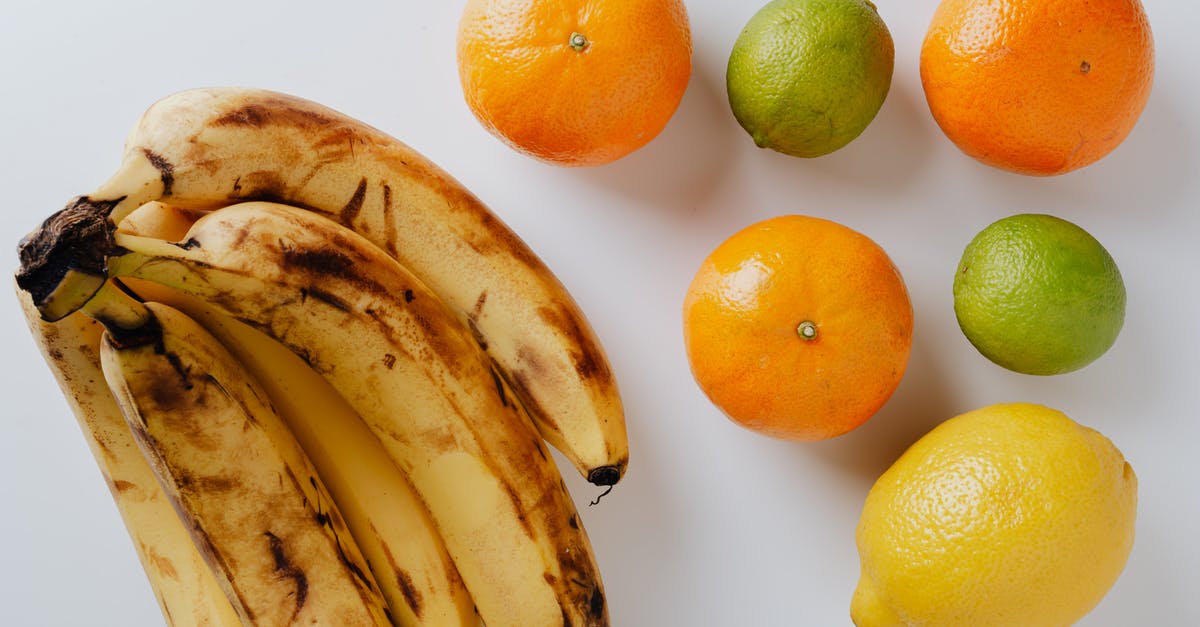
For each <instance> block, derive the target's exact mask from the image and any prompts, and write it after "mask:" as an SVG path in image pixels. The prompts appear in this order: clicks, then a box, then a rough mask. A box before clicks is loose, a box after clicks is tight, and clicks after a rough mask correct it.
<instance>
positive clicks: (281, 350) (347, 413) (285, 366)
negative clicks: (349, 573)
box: [120, 202, 479, 627]
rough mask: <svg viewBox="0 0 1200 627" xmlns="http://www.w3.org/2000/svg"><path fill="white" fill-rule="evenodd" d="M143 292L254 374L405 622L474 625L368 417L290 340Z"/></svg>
mask: <svg viewBox="0 0 1200 627" xmlns="http://www.w3.org/2000/svg"><path fill="white" fill-rule="evenodd" d="M196 217H197V216H194V215H189V214H187V213H186V212H182V211H180V210H179V209H178V208H176V207H171V206H168V205H165V204H163V203H158V202H152V203H147V204H146V205H145V206H143V207H141V208H139V209H138V210H137V211H135V212H133V213H132V214H130V215H129V217H128V218H126V219H125V220H123V221H122V222H121V225H120V229H121V231H122V232H126V233H130V234H133V235H144V236H149V237H156V238H159V239H171V240H174V239H179V238H183V236H184V235H185V234H186V232H187V230H188V228H190V226H191V224H192V222H193V221H194V220H195V218H196ZM130 287H131V288H132V289H133V290H134V291H135V292H136V293H137V294H138V295H139V296H141V297H142V298H144V299H146V300H152V301H154V302H159V303H163V304H165V305H168V306H171V307H173V308H175V309H178V310H180V311H182V312H183V313H185V314H187V315H188V316H189V317H190V318H192V319H193V320H195V321H196V322H198V323H200V325H201V326H203V327H204V328H205V329H206V330H207V331H209V332H210V333H212V334H213V335H214V336H215V337H216V338H217V339H218V340H220V342H221V343H222V344H223V345H224V346H225V347H226V348H228V349H229V351H230V352H231V353H233V355H234V357H236V358H237V360H238V361H239V362H241V364H242V365H243V366H244V367H245V368H246V369H247V370H248V371H249V372H250V374H251V376H253V377H254V378H255V379H256V380H257V381H258V382H259V383H260V384H261V385H262V388H263V391H264V392H266V394H267V396H268V397H269V398H270V400H271V403H272V405H274V406H275V408H276V410H277V411H278V412H279V414H280V416H281V417H282V418H283V419H284V421H285V422H286V423H287V424H288V427H289V428H290V429H291V431H292V433H293V435H294V436H295V437H296V440H297V441H298V442H299V443H300V446H301V448H303V449H304V451H305V453H307V454H308V456H309V458H310V459H311V461H312V463H313V465H314V466H315V467H316V469H317V473H318V474H319V475H320V477H321V479H322V481H324V483H325V486H326V487H327V488H328V489H329V493H330V495H331V496H332V497H333V502H334V503H336V504H337V506H338V508H339V510H340V511H341V512H342V516H343V517H344V518H345V519H346V524H347V526H348V527H349V528H350V532H351V534H352V535H353V536H354V538H355V540H356V541H357V542H358V546H359V548H360V549H361V550H362V552H363V555H364V556H365V557H366V559H367V563H368V565H369V566H370V567H371V572H372V573H373V574H374V575H375V579H376V581H377V582H378V584H379V587H380V589H381V590H382V591H383V595H384V598H386V599H387V602H388V607H389V608H390V610H391V614H392V618H393V620H394V621H395V622H396V623H397V624H398V625H402V626H404V627H410V626H421V625H428V626H431V627H453V626H456V625H457V626H460V627H475V626H476V625H478V623H479V618H478V616H477V615H476V613H475V606H474V603H473V602H472V600H471V597H470V594H469V593H468V592H467V589H466V587H465V586H464V585H463V582H462V578H461V577H460V576H459V574H458V570H457V569H456V568H455V567H454V563H453V562H452V561H451V559H450V556H449V555H448V554H447V553H446V548H445V545H444V544H443V543H442V539H441V536H439V535H438V532H437V529H436V528H435V527H434V524H433V521H432V519H431V518H430V517H429V513H428V511H427V510H426V508H425V504H424V503H423V502H422V501H421V499H420V497H419V496H418V495H417V494H416V492H415V491H414V490H413V488H412V486H411V485H410V483H409V481H408V479H407V477H405V476H404V474H403V473H402V472H400V470H399V469H398V468H396V466H395V464H393V463H392V460H391V459H390V458H389V457H388V456H387V454H386V452H385V451H384V450H383V447H382V445H381V444H380V443H379V441H378V439H377V438H376V437H375V435H374V434H373V433H371V431H370V429H368V428H367V426H366V423H364V422H363V421H362V419H361V418H360V417H359V415H358V414H357V413H356V412H355V411H354V410H353V409H352V408H351V407H350V406H349V405H348V404H347V403H346V401H345V399H343V398H342V397H341V396H340V395H338V393H337V392H336V391H335V390H333V389H332V388H331V387H330V386H329V384H328V383H327V382H326V381H325V380H324V379H323V378H322V377H321V376H320V375H318V374H317V373H315V372H313V370H312V369H311V368H309V367H308V366H307V365H306V364H305V363H304V362H303V361H302V360H301V359H300V358H298V357H297V356H296V355H295V354H293V353H292V352H291V351H290V350H288V349H287V348H286V347H284V346H282V345H280V344H279V343H278V342H275V341H273V340H271V339H270V338H269V337H267V336H266V335H264V334H262V333H260V332H258V331H255V330H254V329H252V328H250V327H248V326H246V325H244V324H242V323H240V322H238V321H236V320H234V319H232V318H230V317H229V316H226V315H224V314H222V313H221V312H219V311H217V310H216V309H214V308H213V307H212V306H210V305H209V304H208V303H206V302H204V301H203V300H200V299H197V298H194V297H190V296H188V295H187V294H184V293H182V292H180V291H178V290H173V289H170V288H167V287H164V286H162V285H159V284H156V283H149V282H144V281H136V280H131V281H130Z"/></svg>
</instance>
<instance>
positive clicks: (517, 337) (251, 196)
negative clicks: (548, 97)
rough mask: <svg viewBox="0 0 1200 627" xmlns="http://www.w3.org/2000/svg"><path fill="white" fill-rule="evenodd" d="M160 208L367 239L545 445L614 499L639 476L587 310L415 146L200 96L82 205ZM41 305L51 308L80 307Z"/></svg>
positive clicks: (224, 97)
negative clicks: (279, 219)
mask: <svg viewBox="0 0 1200 627" xmlns="http://www.w3.org/2000/svg"><path fill="white" fill-rule="evenodd" d="M152 200H163V201H167V202H170V203H172V204H175V205H179V206H184V207H195V208H201V209H209V208H215V207H219V206H223V205H227V204H230V203H232V202H236V201H239V200H270V201H278V202H281V203H286V204H291V205H296V206H300V207H304V208H306V209H309V210H311V211H314V212H317V213H319V214H321V215H324V216H326V217H328V218H331V219H333V220H335V221H338V222H340V223H342V224H343V225H345V226H347V227H349V228H351V229H353V230H355V231H357V232H358V233H360V234H361V235H363V236H364V237H366V238H367V239H369V240H371V241H372V242H373V243H375V244H376V245H377V246H379V247H381V248H383V249H384V250H386V251H388V252H389V253H390V254H391V255H392V256H393V257H395V258H396V259H397V260H399V261H400V262H401V263H403V264H404V265H405V266H407V267H409V268H410V269H411V270H412V271H413V272H414V273H415V274H416V275H417V276H419V277H420V278H421V279H422V280H423V281H424V282H425V283H426V284H428V285H429V286H430V288H432V289H433V291H434V292H436V293H437V294H438V295H439V296H440V297H441V298H442V299H443V300H445V302H446V303H447V304H448V305H449V306H450V307H451V309H452V310H454V311H455V313H456V314H457V315H458V316H459V317H460V319H461V320H463V321H464V322H465V323H466V324H468V325H469V326H470V328H471V329H472V330H473V331H474V333H475V336H476V340H477V341H478V342H479V344H480V345H481V346H483V347H485V349H486V351H487V353H488V355H489V356H490V357H491V358H492V359H494V360H495V362H496V363H497V364H498V365H499V367H500V372H501V373H502V374H503V376H504V377H505V379H506V380H507V382H508V383H509V385H510V387H512V389H513V390H514V392H515V393H516V395H517V396H518V397H519V398H520V400H521V402H522V403H523V404H524V405H525V407H526V408H527V409H528V411H529V413H530V414H531V416H532V417H533V419H534V422H535V424H536V425H537V427H538V430H539V431H540V432H541V434H542V436H543V437H544V438H545V439H546V441H547V442H549V443H550V444H551V445H553V446H554V447H555V448H557V449H558V450H559V451H561V452H562V453H563V454H564V456H565V457H566V458H567V459H568V460H569V461H570V462H571V463H572V464H574V465H575V466H576V467H577V468H578V469H579V471H580V472H581V473H582V474H583V475H584V477H586V478H587V479H588V480H589V481H590V482H592V483H594V484H596V485H606V486H607V485H613V484H615V483H616V482H617V481H618V480H619V479H620V478H621V476H622V474H623V473H624V471H625V467H626V464H627V462H628V457H629V446H628V441H627V436H626V431H625V418H624V411H623V409H622V405H621V401H620V397H619V394H618V390H617V384H616V381H615V379H614V377H613V373H612V371H611V368H610V366H609V362H608V360H607V357H606V356H605V354H604V352H603V350H602V347H601V345H600V343H599V341H598V340H597V338H596V336H595V333H594V331H593V329H592V328H591V326H590V325H589V323H588V322H587V320H586V318H585V317H584V315H583V313H582V312H581V311H580V309H579V307H578V305H577V304H576V302H575V301H574V300H573V299H572V298H571V296H570V295H569V294H568V293H567V291H566V289H565V288H564V287H563V285H562V284H561V282H560V281H559V280H558V279H557V278H556V277H555V276H554V275H553V274H552V273H551V272H550V270H549V269H548V268H547V267H546V266H545V265H544V264H543V263H542V262H541V260H539V259H538V257H537V256H536V255H535V254H534V253H533V252H532V251H531V250H530V249H529V247H528V246H527V245H526V244H525V243H524V242H523V241H522V240H521V239H520V238H519V237H518V236H517V235H516V234H515V233H513V232H512V231H511V230H510V229H509V228H508V227H507V226H506V225H504V224H503V223H502V222H501V220H500V219H499V218H497V217H496V216H495V215H494V214H493V213H492V212H490V211H489V210H488V208H487V207H485V206H484V205H483V203H481V202H480V201H479V199H477V198H476V197H475V196H474V195H472V194H471V193H470V192H469V191H468V190H466V189H465V188H464V187H463V186H462V185H461V184H459V183H458V182H457V181H456V180H454V179H453V178H452V177H451V176H450V175H448V174H447V173H446V172H444V171H442V170H441V169H440V168H438V167H437V166H436V165H435V164H433V163H431V162H430V161H429V160H428V159H426V158H425V157H423V156H422V155H421V154H419V153H418V152H416V151H415V150H413V149H412V148H410V147H408V146H406V145H405V144H403V143H402V142H400V141H398V140H396V139H394V138H392V137H389V136H388V135H386V134H384V133H382V132H380V131H378V130H376V129H374V128H371V127H370V126H368V125H366V124H363V123H362V122H359V121H357V120H354V119H352V118H350V117H347V116H345V115H343V114H341V113H338V112H336V111H333V110H331V109H328V108H326V107H323V106H320V105H318V104H315V103H313V102H309V101H307V100H303V99H300V98H296V97H293V96H289V95H285V94H280V93H275V92H269V91H263V90H255V89H241V88H209V89H197V90H191V91H185V92H181V93H178V94H174V95H172V96H170V97H168V98H165V99H163V100H161V101H159V102H157V103H155V104H154V105H153V106H151V107H150V108H149V109H148V110H147V111H146V112H145V114H144V115H143V116H142V118H141V120H140V121H139V122H138V123H137V125H136V126H135V127H134V129H133V130H132V132H131V133H130V135H129V136H128V138H127V141H126V145H125V152H124V157H123V160H122V163H121V166H120V168H119V170H118V171H117V172H116V173H115V174H114V175H113V176H112V177H111V178H110V179H109V180H108V181H107V182H106V183H104V184H103V185H101V186H100V187H99V188H98V189H96V190H95V191H94V192H92V193H91V194H88V195H87V196H85V197H81V198H79V199H76V201H75V203H76V204H83V205H86V206H88V207H90V208H91V209H92V210H93V211H94V212H95V213H96V214H97V215H98V216H101V217H102V218H108V219H111V220H112V221H113V222H120V220H121V219H122V218H124V216H126V215H128V214H129V213H130V212H132V211H133V210H134V209H136V208H137V207H139V206H141V205H142V204H144V203H146V202H149V201H152ZM85 266H87V264H86V263H85V264H82V265H80V267H76V268H75V270H83V271H85V273H86V271H87V268H86V267H85ZM96 270H97V272H96V273H95V274H94V276H93V278H94V279H96V280H97V281H98V278H99V277H100V276H101V273H99V272H98V270H99V269H96ZM50 283H54V284H57V281H50ZM96 285H98V283H97V282H95V281H93V284H92V288H94V287H95V286H96ZM84 291H86V289H85V290H84ZM37 295H38V300H39V304H41V301H44V300H53V299H54V298H58V299H63V300H66V301H69V300H71V298H72V297H74V296H75V295H62V294H53V293H50V292H48V291H47V292H38V294H37ZM70 308H71V306H70V305H67V306H64V307H63V309H67V310H69V309H70ZM51 309H52V308H48V307H42V310H43V312H46V311H50V310H51Z"/></svg>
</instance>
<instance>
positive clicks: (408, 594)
mask: <svg viewBox="0 0 1200 627" xmlns="http://www.w3.org/2000/svg"><path fill="white" fill-rule="evenodd" d="M396 582H397V583H399V584H400V592H401V594H403V595H404V602H405V603H407V604H408V607H409V609H411V610H412V611H413V614H415V615H416V616H417V618H420V617H421V591H420V590H417V587H416V585H414V584H413V580H412V576H411V575H409V574H408V573H407V572H405V571H404V569H402V568H397V569H396Z"/></svg>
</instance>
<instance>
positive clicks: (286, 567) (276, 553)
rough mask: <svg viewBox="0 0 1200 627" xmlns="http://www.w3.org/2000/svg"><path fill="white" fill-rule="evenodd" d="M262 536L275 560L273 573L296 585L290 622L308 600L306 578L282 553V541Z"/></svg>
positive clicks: (273, 535)
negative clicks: (294, 604)
mask: <svg viewBox="0 0 1200 627" xmlns="http://www.w3.org/2000/svg"><path fill="white" fill-rule="evenodd" d="M263 535H264V536H266V538H267V544H268V546H269V548H270V550H271V557H272V558H273V559H274V560H275V572H276V573H279V575H280V576H281V577H286V578H288V579H291V580H292V581H293V582H295V584H296V594H295V595H294V596H293V597H292V598H293V599H294V600H295V603H296V607H295V609H294V610H292V621H293V622H294V621H295V619H296V617H297V616H299V615H300V610H301V609H303V608H304V602H305V601H306V600H308V576H307V575H305V574H304V570H303V569H302V568H299V567H297V566H296V565H295V564H292V563H291V561H290V560H289V559H288V556H287V553H286V552H284V544H283V540H281V539H280V538H279V536H277V535H275V534H273V533H271V532H270V531H264V532H263Z"/></svg>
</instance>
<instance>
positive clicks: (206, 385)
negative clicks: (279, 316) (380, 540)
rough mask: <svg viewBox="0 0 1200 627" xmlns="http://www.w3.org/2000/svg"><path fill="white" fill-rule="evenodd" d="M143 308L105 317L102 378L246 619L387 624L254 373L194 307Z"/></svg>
mask: <svg viewBox="0 0 1200 627" xmlns="http://www.w3.org/2000/svg"><path fill="white" fill-rule="evenodd" d="M145 308H146V310H148V312H149V315H147V316H146V318H145V321H144V323H143V324H141V325H140V326H134V327H131V328H122V327H120V326H117V325H111V324H106V330H105V333H104V337H103V340H102V342H101V348H100V358H101V366H102V369H103V372H104V376H105V379H106V381H107V382H108V385H109V388H110V389H111V390H112V391H113V394H114V397H115V398H116V399H117V403H118V404H119V405H120V406H121V409H122V411H123V412H124V415H125V419H126V423H127V424H128V425H129V426H130V429H131V430H132V431H133V433H134V436H135V438H136V440H137V441H138V444H139V445H140V446H141V448H142V450H143V452H144V453H145V454H146V456H147V459H149V460H150V462H151V467H153V468H154V469H155V473H156V475H157V476H158V478H159V481H160V483H162V485H163V487H164V488H165V490H166V492H167V495H168V496H169V497H170V499H171V501H172V502H173V503H174V504H175V506H176V508H177V509H178V510H179V511H180V512H181V514H182V516H183V517H184V519H185V520H186V521H187V523H188V525H189V528H190V529H191V531H192V536H193V538H194V539H195V541H196V545H197V546H198V547H199V548H200V550H201V554H202V555H204V556H205V558H206V560H207V561H208V563H209V566H210V567H211V568H212V569H213V572H214V573H216V575H217V580H218V582H220V583H221V584H222V586H223V588H224V589H225V592H226V595H227V598H228V599H229V600H230V601H231V602H232V603H233V605H234V608H235V609H236V610H237V612H238V614H239V616H241V618H242V621H243V622H244V623H245V624H253V625H295V624H319V623H325V624H334V623H336V624H338V625H363V626H381V625H388V624H391V621H390V618H389V617H388V615H387V609H386V606H385V603H384V600H383V597H382V595H381V593H380V592H379V589H378V588H377V587H376V585H375V582H374V580H373V579H372V578H371V575H370V573H369V572H368V570H367V566H366V563H365V561H364V560H363V558H362V555H361V554H360V553H359V550H358V547H357V546H356V545H355V543H354V541H353V539H352V538H351V537H350V533H349V531H348V530H347V529H346V527H345V523H344V522H343V521H342V518H341V514H340V513H339V512H338V510H337V507H336V506H335V505H334V504H333V503H332V501H331V499H330V497H329V495H328V493H327V492H326V490H325V488H324V486H323V484H322V483H321V481H320V479H319V478H318V477H317V474H316V472H315V470H314V469H313V468H312V466H311V464H310V463H309V461H308V459H307V458H306V457H305V455H304V452H303V451H302V450H301V449H300V447H299V445H298V444H297V443H296V441H295V439H294V438H292V436H291V434H290V432H289V431H288V429H287V426H286V425H285V424H284V423H283V421H282V420H281V419H280V418H279V416H278V415H277V414H276V413H275V411H274V409H273V408H272V407H271V405H270V402H269V401H268V400H267V398H266V396H265V394H264V393H263V392H262V390H261V389H259V387H258V385H257V384H256V383H255V381H254V379H253V378H252V377H251V376H250V375H249V373H247V372H246V371H245V369H244V368H242V367H241V366H240V364H238V362H237V361H236V360H235V359H234V358H233V356H232V355H231V354H230V353H229V352H228V351H226V350H225V349H224V347H223V346H221V344H220V343H219V342H218V341H217V340H216V338H214V337H213V336H212V335H210V334H209V333H207V332H206V331H205V330H204V329H203V328H202V327H200V326H199V325H198V324H197V323H195V322H194V321H193V320H191V319H190V318H188V317H187V316H185V315H183V314H182V313H180V312H178V311H176V310H174V309H171V308H170V307H167V306H165V305H161V304H159V303H146V304H145ZM100 319H101V320H102V321H103V320H104V318H103V316H101V317H100Z"/></svg>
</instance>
